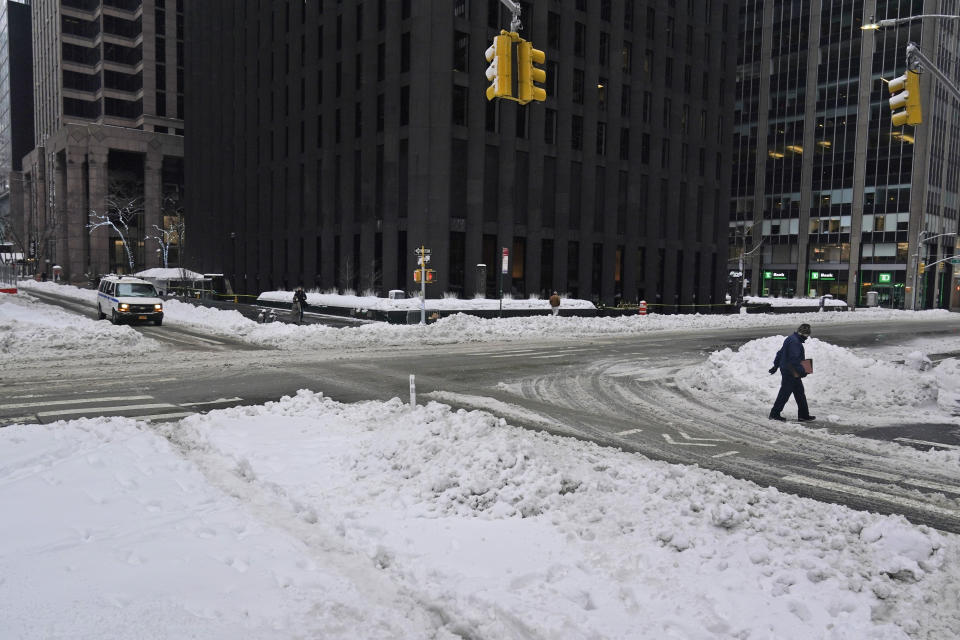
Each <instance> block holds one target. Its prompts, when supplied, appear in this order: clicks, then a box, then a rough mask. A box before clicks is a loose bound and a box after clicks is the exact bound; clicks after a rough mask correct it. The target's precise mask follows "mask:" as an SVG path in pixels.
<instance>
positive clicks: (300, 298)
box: [292, 287, 307, 324]
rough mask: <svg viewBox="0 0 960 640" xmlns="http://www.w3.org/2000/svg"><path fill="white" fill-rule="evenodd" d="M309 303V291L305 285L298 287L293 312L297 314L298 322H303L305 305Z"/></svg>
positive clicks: (294, 296)
mask: <svg viewBox="0 0 960 640" xmlns="http://www.w3.org/2000/svg"><path fill="white" fill-rule="evenodd" d="M305 304H307V293H306V292H305V291H304V290H303V287H297V290H296V291H295V292H294V294H293V309H292V311H293V313H294V314H296V315H297V322H298V323H301V324H302V323H303V305H305Z"/></svg>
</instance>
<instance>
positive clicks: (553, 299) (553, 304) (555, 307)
mask: <svg viewBox="0 0 960 640" xmlns="http://www.w3.org/2000/svg"><path fill="white" fill-rule="evenodd" d="M550 309H551V310H552V311H553V315H558V314H559V313H560V296H559V295H557V292H556V291H554V292H553V295H552V296H550Z"/></svg>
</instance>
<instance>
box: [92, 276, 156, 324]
mask: <svg viewBox="0 0 960 640" xmlns="http://www.w3.org/2000/svg"><path fill="white" fill-rule="evenodd" d="M108 316H109V317H110V322H112V323H113V324H120V323H121V322H136V321H138V320H148V321H149V320H152V321H153V324H155V325H157V326H158V327H159V326H160V325H161V324H163V300H161V299H160V296H159V295H158V294H157V290H156V289H155V288H154V286H153V285H152V284H150V283H149V282H147V281H146V280H141V279H140V278H135V277H133V276H105V277H104V278H103V280H101V281H100V288H99V289H98V290H97V319H99V320H103V319H104V318H106V317H108Z"/></svg>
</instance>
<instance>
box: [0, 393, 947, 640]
mask: <svg viewBox="0 0 960 640" xmlns="http://www.w3.org/2000/svg"><path fill="white" fill-rule="evenodd" d="M0 485H2V487H3V491H0V512H2V513H4V514H7V517H5V518H3V519H2V520H0V602H3V606H2V607H0V628H2V629H3V630H4V633H3V636H4V637H5V638H56V637H63V638H67V637H69V638H101V639H104V638H131V637H137V638H183V637H202V638H238V637H243V638H294V637H303V638H307V637H324V638H455V637H474V638H516V639H518V640H519V639H521V638H523V639H529V638H560V637H562V638H657V639H660V638H683V639H696V638H704V639H706V638H778V639H781V640H789V639H797V640H801V639H802V640H807V639H810V638H824V639H826V638H858V639H859V638H871V639H878V638H879V639H886V638H890V639H893V638H898V639H899V638H908V637H913V638H931V639H933V638H947V637H951V634H953V633H954V632H955V630H956V629H957V628H960V614H958V604H957V603H958V602H960V597H958V596H960V592H958V589H960V565H958V560H960V540H958V537H957V536H954V535H949V534H941V533H938V532H935V531H933V530H931V529H928V528H926V527H922V526H913V525H911V524H909V523H907V522H906V521H905V520H903V519H902V518H899V517H882V516H876V515H871V514H866V513H861V512H855V511H851V510H849V509H846V508H844V507H840V506H836V505H829V504H821V503H817V502H814V501H811V500H807V499H800V498H796V497H792V496H789V495H786V494H782V493H780V492H778V491H776V490H775V489H767V488H761V487H758V486H756V485H753V484H751V483H749V482H743V481H738V480H733V479H731V478H729V477H726V476H723V475H721V474H719V473H715V472H710V471H704V470H701V469H697V468H691V467H680V466H673V465H669V464H666V463H659V462H652V461H649V460H646V459H644V458H642V457H640V456H637V455H633V454H627V453H622V452H619V451H616V450H612V449H604V448H601V447H598V446H596V445H592V444H587V443H583V442H580V441H577V440H573V439H569V438H560V437H556V436H549V435H545V434H542V433H533V432H530V431H527V430H523V429H518V428H514V427H511V426H509V425H507V424H504V423H503V422H502V421H500V420H498V419H496V418H493V417H491V416H490V415H489V414H486V413H483V412H469V413H467V412H462V411H461V412H453V411H451V410H449V408H448V407H446V406H444V405H440V404H436V403H432V404H430V405H428V406H426V407H417V408H410V407H409V406H405V405H404V404H401V403H400V402H399V401H393V402H386V403H383V402H369V403H361V404H356V405H342V404H338V403H336V402H333V401H331V400H329V399H325V398H323V397H322V396H320V395H316V394H313V393H310V392H300V393H299V394H298V395H297V396H296V397H293V398H284V399H283V400H281V401H280V402H277V403H270V404H268V405H266V406H259V407H242V408H236V409H228V410H223V411H215V412H211V413H210V414H208V415H204V416H194V417H191V418H187V419H184V420H183V421H182V422H180V423H175V424H170V425H163V426H155V427H147V426H146V425H144V424H142V423H137V422H134V421H132V420H128V419H121V418H112V419H96V420H76V421H71V422H61V423H57V424H53V425H45V426H43V425H30V426H19V427H8V428H6V429H2V430H0Z"/></svg>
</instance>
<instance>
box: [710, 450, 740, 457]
mask: <svg viewBox="0 0 960 640" xmlns="http://www.w3.org/2000/svg"><path fill="white" fill-rule="evenodd" d="M738 453H740V452H739V451H724V452H723V453H718V454H717V455H715V456H710V457H711V458H726V457H727V456H735V455H737V454H738Z"/></svg>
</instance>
